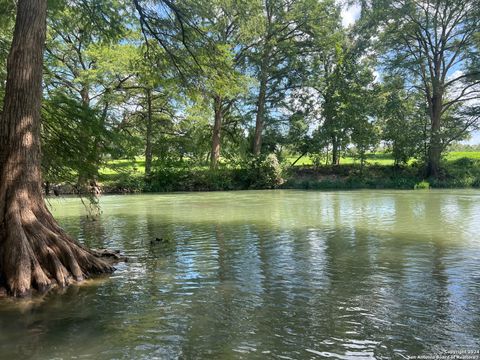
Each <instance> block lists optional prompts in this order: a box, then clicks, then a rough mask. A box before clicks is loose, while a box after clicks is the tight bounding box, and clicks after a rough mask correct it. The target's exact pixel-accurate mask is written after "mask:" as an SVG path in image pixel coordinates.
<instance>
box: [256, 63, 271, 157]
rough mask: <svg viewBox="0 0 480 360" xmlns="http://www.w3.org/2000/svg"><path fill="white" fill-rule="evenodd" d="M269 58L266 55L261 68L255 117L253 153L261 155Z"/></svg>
mask: <svg viewBox="0 0 480 360" xmlns="http://www.w3.org/2000/svg"><path fill="white" fill-rule="evenodd" d="M267 68H268V58H267V55H265V56H264V59H263V60H262V66H261V68H260V89H259V92H258V100H257V114H256V118H255V135H254V138H253V154H254V155H255V156H258V155H260V153H261V152H262V132H263V127H264V122H265V101H266V97H267V78H268V74H267V72H268V70H267Z"/></svg>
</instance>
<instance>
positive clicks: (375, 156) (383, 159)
mask: <svg viewBox="0 0 480 360" xmlns="http://www.w3.org/2000/svg"><path fill="white" fill-rule="evenodd" d="M445 158H446V159H447V161H449V162H450V161H455V160H458V159H461V158H468V159H474V160H480V151H452V152H449V153H447V154H446V156H445ZM296 159H297V157H295V156H291V157H288V158H287V161H288V163H290V164H291V163H293V162H294V161H295V160H296ZM359 162H360V161H359V160H358V159H355V158H353V157H342V158H340V164H345V165H349V164H358V163H359ZM367 163H368V164H371V165H393V157H392V156H391V154H388V153H371V154H367ZM312 164H313V160H312V158H310V157H309V156H304V157H303V158H301V159H300V160H298V161H297V163H296V164H295V165H296V166H297V165H298V166H302V165H312Z"/></svg>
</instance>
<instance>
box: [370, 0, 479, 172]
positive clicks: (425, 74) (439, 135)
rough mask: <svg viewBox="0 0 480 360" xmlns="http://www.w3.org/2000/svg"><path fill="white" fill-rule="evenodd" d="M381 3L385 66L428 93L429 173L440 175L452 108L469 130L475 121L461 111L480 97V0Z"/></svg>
mask: <svg viewBox="0 0 480 360" xmlns="http://www.w3.org/2000/svg"><path fill="white" fill-rule="evenodd" d="M376 8H379V9H381V10H380V11H378V10H376ZM376 8H375V7H373V6H372V13H373V14H375V13H379V12H381V14H380V15H381V18H382V21H380V26H379V28H380V29H381V30H382V31H381V34H382V36H380V37H379V40H380V44H382V46H383V47H384V51H385V59H386V62H385V64H386V65H387V66H386V71H387V72H391V73H394V74H401V75H403V76H404V77H405V78H406V79H407V85H408V86H410V87H413V88H415V89H417V90H418V91H420V92H421V93H422V94H423V96H424V99H425V105H426V107H427V109H428V117H429V120H430V126H429V127H430V129H429V130H430V135H429V150H428V158H427V173H428V175H429V176H438V175H439V170H440V160H441V154H442V151H443V150H444V149H445V148H446V146H447V145H448V143H449V141H451V139H450V138H449V136H447V137H445V136H443V135H444V133H445V131H446V130H448V129H447V127H448V126H446V123H447V122H449V119H451V117H452V115H451V113H452V110H455V111H454V113H455V117H456V121H457V122H459V121H460V122H462V123H463V127H464V130H465V131H467V130H469V129H471V128H472V125H475V121H476V118H475V117H473V120H474V121H473V123H472V118H471V117H470V116H462V114H465V113H467V114H468V113H470V111H469V110H470V108H471V105H472V101H474V100H476V99H478V97H479V96H480V72H479V70H478V67H475V66H471V65H472V64H474V63H475V62H476V60H478V57H479V53H478V47H477V46H476V45H477V44H476V43H475V37H476V36H478V28H479V26H480V2H479V1H478V0H469V1H454V0H431V1H421V0H401V1H385V2H384V5H383V6H378V5H377V7H376ZM365 13H367V12H366V11H365ZM461 127H462V126H460V128H461ZM447 133H449V132H448V131H447ZM456 137H458V136H456Z"/></svg>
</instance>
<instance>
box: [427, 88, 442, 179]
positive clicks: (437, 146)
mask: <svg viewBox="0 0 480 360" xmlns="http://www.w3.org/2000/svg"><path fill="white" fill-rule="evenodd" d="M442 102H443V101H442V94H441V93H437V94H436V95H434V96H433V97H432V99H431V103H430V119H431V126H432V128H431V134H430V146H429V150H428V165H427V176H432V177H438V175H439V172H440V160H441V156H442V144H441V138H440V123H441V116H442V108H443V106H442V105H443V104H442Z"/></svg>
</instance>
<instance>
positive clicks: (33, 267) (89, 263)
mask: <svg viewBox="0 0 480 360" xmlns="http://www.w3.org/2000/svg"><path fill="white" fill-rule="evenodd" d="M13 210H15V209H13ZM7 215H8V216H7V217H6V219H5V220H7V221H5V222H4V229H3V230H4V231H3V234H5V235H4V238H3V239H0V240H2V241H0V289H1V288H4V290H3V292H5V291H6V292H8V294H9V295H12V296H15V297H23V296H27V295H29V294H31V292H32V291H39V292H45V291H47V290H49V289H51V288H52V287H54V286H60V287H65V286H68V285H70V284H72V283H73V282H78V281H82V280H84V279H86V278H89V277H91V276H93V275H97V274H108V273H111V272H113V271H114V267H113V266H112V265H113V263H115V262H117V261H121V260H124V259H122V257H121V256H120V255H119V254H118V253H115V252H109V251H106V250H103V251H94V250H89V249H87V248H85V247H84V246H82V245H80V244H78V243H77V242H76V241H74V240H73V239H72V238H70V237H69V236H68V235H67V234H66V233H65V231H63V229H61V228H60V227H59V226H58V225H57V223H56V222H55V220H54V219H53V217H52V215H51V214H50V213H49V212H48V210H46V209H45V212H43V214H41V215H42V216H39V214H34V212H32V211H22V212H20V211H11V212H9V214H7Z"/></svg>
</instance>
